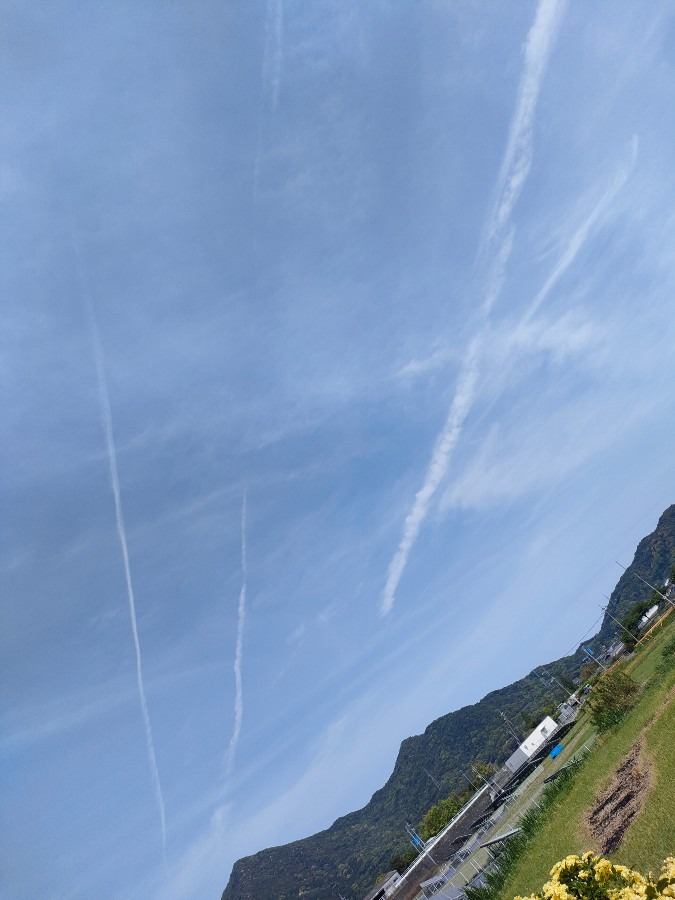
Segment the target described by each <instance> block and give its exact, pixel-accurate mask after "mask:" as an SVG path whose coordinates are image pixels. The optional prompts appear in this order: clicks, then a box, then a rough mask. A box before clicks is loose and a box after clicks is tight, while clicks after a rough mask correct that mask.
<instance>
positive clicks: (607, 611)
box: [600, 594, 640, 642]
mask: <svg viewBox="0 0 675 900" xmlns="http://www.w3.org/2000/svg"><path fill="white" fill-rule="evenodd" d="M604 596H605V597H607V594H604ZM607 599H608V600H609V597H607ZM600 609H601V610H603V611H604V612H606V613H607V615H608V616H609V617H610V619H611V620H612V622H616V624H617V625H618V626H619V628H622V629H623V630H624V631H625V632H626V634H629V635H630V636H631V637H632V638H633V640H634V641H636V642H637V641H639V640H640V638H637V637H635V635H634V634H633V632H632V631H629V630H628V629H627V628H626V626H625V625H622V624H621V622H619V620H618V619H615V618H614V616H613V615H612V614H611V612H609V604H607V606H602V605H601V606H600Z"/></svg>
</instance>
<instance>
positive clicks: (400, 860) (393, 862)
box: [389, 847, 417, 875]
mask: <svg viewBox="0 0 675 900" xmlns="http://www.w3.org/2000/svg"><path fill="white" fill-rule="evenodd" d="M414 859H417V851H416V850H414V849H413V848H412V847H410V849H408V850H401V851H400V852H399V853H396V854H395V855H394V856H392V858H391V859H390V860H389V865H390V866H391V868H392V869H396V871H397V872H398V874H399V875H402V874H403V873H404V872H405V870H406V869H407V868H408V866H409V865H410V863H411V862H412V861H413V860H414Z"/></svg>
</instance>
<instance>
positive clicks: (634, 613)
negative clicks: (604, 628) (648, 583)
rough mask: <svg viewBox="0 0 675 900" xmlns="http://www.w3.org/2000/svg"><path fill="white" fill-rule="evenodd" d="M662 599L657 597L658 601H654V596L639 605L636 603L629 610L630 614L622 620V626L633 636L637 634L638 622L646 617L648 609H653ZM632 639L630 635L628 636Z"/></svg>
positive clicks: (641, 601)
mask: <svg viewBox="0 0 675 900" xmlns="http://www.w3.org/2000/svg"><path fill="white" fill-rule="evenodd" d="M660 599H661V598H660V597H659V596H658V595H656V599H654V595H650V596H649V597H647V598H646V599H645V600H640V601H639V602H638V603H634V604H633V605H632V606H631V608H630V609H629V611H628V613H627V614H626V615H625V616H624V617H623V619H622V620H621V624H622V625H623V627H624V628H625V629H626V631H627V632H630V633H631V634H636V633H637V627H638V622H639V621H640V619H641V618H642V617H643V616H644V614H645V613H646V612H647V610H648V609H651V608H652V606H653V605H654V603H658V602H659V600H660ZM627 637H630V634H629V635H627Z"/></svg>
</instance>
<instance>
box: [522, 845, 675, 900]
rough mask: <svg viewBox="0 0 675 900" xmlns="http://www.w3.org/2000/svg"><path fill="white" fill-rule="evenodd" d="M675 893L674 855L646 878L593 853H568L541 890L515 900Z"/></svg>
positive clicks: (636, 898)
mask: <svg viewBox="0 0 675 900" xmlns="http://www.w3.org/2000/svg"><path fill="white" fill-rule="evenodd" d="M654 897H656V898H658V897H675V857H672V856H669V857H668V859H667V860H666V861H665V862H664V864H663V868H662V869H661V874H660V875H659V877H658V878H654V877H653V876H652V874H651V872H650V874H649V876H648V877H647V878H645V877H644V876H643V875H640V873H639V872H635V871H634V870H633V869H629V868H627V867H626V866H615V865H614V863H611V862H610V861H609V860H608V859H602V857H600V856H595V854H593V853H590V852H589V853H584V855H583V856H568V857H566V858H565V859H563V860H562V861H561V862H559V863H556V864H555V865H554V866H553V868H552V869H551V880H550V881H547V882H546V884H545V885H544V886H543V888H542V889H541V893H539V894H531V895H530V896H529V897H514V900H650V898H654Z"/></svg>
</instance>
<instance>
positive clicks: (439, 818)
mask: <svg viewBox="0 0 675 900" xmlns="http://www.w3.org/2000/svg"><path fill="white" fill-rule="evenodd" d="M481 774H482V773H481ZM471 794H472V791H464V792H463V793H454V794H450V796H449V797H446V798H445V799H444V800H441V801H440V802H439V803H436V804H435V805H434V806H432V807H431V809H429V810H427V812H426V815H425V816H424V818H423V819H422V821H421V822H420V824H419V825H418V827H417V833H418V834H419V836H420V837H421V838H422V840H423V841H428V840H429V838H431V837H433V836H434V835H435V834H438V832H439V831H440V830H441V828H445V826H446V825H447V824H448V822H449V821H450V819H452V817H453V816H454V815H456V813H458V812H459V810H460V809H461V808H462V806H464V804H465V803H466V801H467V800H468V799H469V797H470V796H471Z"/></svg>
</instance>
